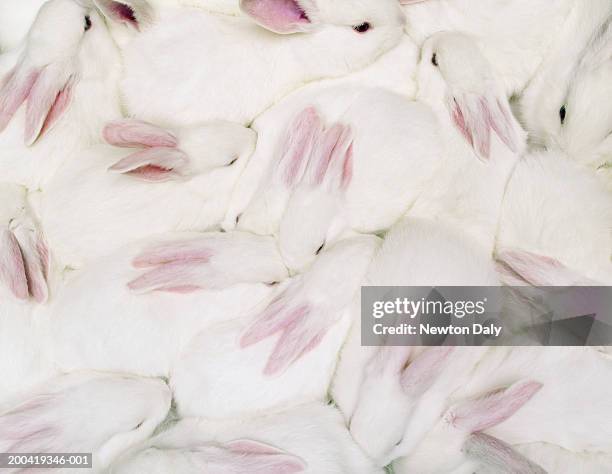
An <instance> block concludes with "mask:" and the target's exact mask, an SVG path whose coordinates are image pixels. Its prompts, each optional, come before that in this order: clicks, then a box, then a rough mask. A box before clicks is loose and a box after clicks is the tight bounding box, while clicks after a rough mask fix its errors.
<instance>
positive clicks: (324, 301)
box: [48, 233, 378, 417]
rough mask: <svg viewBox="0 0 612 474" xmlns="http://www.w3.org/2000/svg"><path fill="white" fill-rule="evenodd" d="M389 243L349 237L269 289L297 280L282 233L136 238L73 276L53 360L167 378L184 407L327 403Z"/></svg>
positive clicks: (59, 311) (58, 310)
mask: <svg viewBox="0 0 612 474" xmlns="http://www.w3.org/2000/svg"><path fill="white" fill-rule="evenodd" d="M168 239H171V240H168ZM175 239H178V240H175ZM377 241H378V239H377V238H376V237H372V236H364V237H360V238H354V239H352V240H347V241H346V242H340V243H339V244H337V245H336V246H335V247H332V248H330V249H329V250H328V251H327V252H325V253H322V254H321V256H320V260H318V261H317V262H316V263H315V265H313V268H311V269H310V270H309V272H308V273H305V274H303V275H299V276H296V277H294V278H293V279H291V280H288V281H285V282H283V283H282V284H281V285H280V286H279V287H278V288H275V287H272V286H269V285H266V283H272V282H279V281H281V280H283V279H285V278H286V276H287V273H286V269H285V267H284V265H283V263H282V260H281V259H280V256H279V254H278V252H277V250H276V246H275V243H274V240H273V239H272V238H270V237H259V236H253V235H249V234H243V233H226V234H204V235H201V236H199V235H197V234H196V235H193V234H189V235H184V236H180V235H178V236H177V235H174V236H173V235H168V236H166V237H165V238H163V239H162V240H161V242H158V243H155V242H156V241H151V240H149V241H148V242H145V243H138V244H134V245H132V246H131V247H128V248H127V249H125V250H123V251H120V252H117V253H116V254H115V255H113V256H110V257H107V258H105V259H103V260H102V261H100V262H99V263H97V264H95V265H90V266H88V267H87V268H86V269H84V270H83V271H81V272H78V273H77V274H75V275H74V276H73V278H72V279H70V280H69V281H68V282H67V284H66V286H65V288H64V289H63V291H62V292H61V293H60V294H59V295H58V297H57V298H56V299H55V301H54V302H53V304H52V305H51V307H50V308H49V312H48V318H49V320H52V321H53V324H52V325H51V327H50V329H49V331H50V333H51V337H50V344H51V358H52V360H54V362H55V363H56V364H57V365H58V366H59V367H60V368H62V369H63V370H75V369H79V368H93V369H98V370H123V371H130V372H133V373H137V374H141V375H164V376H167V377H169V378H170V380H171V384H172V386H173V390H174V392H175V394H176V400H177V405H178V409H179V411H180V412H181V413H182V414H198V415H207V416H209V417H231V416H233V415H236V414H243V412H244V411H246V412H247V413H252V412H256V411H258V410H265V409H267V408H271V407H285V406H290V405H291V404H292V403H297V402H300V401H310V400H314V399H321V400H322V399H324V398H325V396H326V392H327V387H328V385H329V381H330V378H331V375H332V373H333V370H334V364H335V358H336V354H337V352H338V350H339V348H340V346H341V344H342V342H343V340H344V335H345V332H346V318H343V313H342V310H343V308H344V307H345V306H346V305H347V304H348V303H349V302H350V301H351V300H352V298H353V295H354V294H355V292H356V291H357V290H358V288H359V283H360V281H361V277H362V275H363V272H364V271H365V268H366V267H367V264H368V263H369V260H370V257H371V254H372V252H373V250H374V247H375V245H376V243H377ZM147 244H148V245H147ZM132 267H134V268H132ZM330 269H334V271H333V272H331V271H330ZM102 282H103V283H102ZM239 283H243V284H239ZM215 288H218V291H215ZM92 289H94V293H93V295H95V296H92ZM197 290H202V291H197ZM139 293H147V294H139ZM92 297H93V298H95V300H96V303H95V304H93V305H92ZM98 298H99V300H98ZM203 310H204V312H205V313H204V314H203V313H202V311H203ZM339 321H340V322H339ZM342 321H344V322H342ZM117 328H121V330H120V331H119V332H118V331H117ZM92 332H93V333H96V334H97V335H98V337H97V338H96V339H97V341H98V343H95V344H92V341H91V338H90V337H88V334H91V333H92ZM328 332H329V334H328V335H326V333H328ZM277 333H280V337H279V338H278V340H275V339H276V338H275V336H276V334H277ZM204 339H206V341H205V342H203V340H204ZM208 339H210V342H208ZM264 339H265V340H267V342H266V343H264V342H261V343H259V342H260V341H263V340H264ZM319 343H320V347H317V346H318V345H319ZM153 347H155V350H151V348H153ZM315 348H316V350H314V349H315ZM292 364H295V365H293V366H292V367H290V368H288V367H289V366H291V365H292ZM322 364H326V366H327V367H326V369H325V370H324V369H323V366H322ZM227 366H231V367H232V371H228V370H227ZM281 372H282V373H281ZM304 373H312V374H317V376H316V377H314V376H313V377H311V378H306V379H305V378H304V377H303V374H304ZM225 375H227V376H230V378H227V377H225ZM271 375H278V376H277V377H271ZM247 384H248V386H249V387H250V388H249V390H248V391H246V392H245V391H243V390H240V389H238V386H245V385H247Z"/></svg>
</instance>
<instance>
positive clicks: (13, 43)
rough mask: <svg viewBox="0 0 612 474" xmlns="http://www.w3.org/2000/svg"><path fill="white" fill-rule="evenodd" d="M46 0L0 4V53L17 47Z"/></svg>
mask: <svg viewBox="0 0 612 474" xmlns="http://www.w3.org/2000/svg"><path fill="white" fill-rule="evenodd" d="M46 1H47V0H23V1H21V2H19V4H15V3H14V2H2V3H1V4H0V53H2V52H6V51H10V50H11V49H13V48H15V47H17V46H18V45H19V42H20V41H21V40H22V39H23V38H24V37H25V35H26V34H27V33H28V30H29V29H30V26H32V23H34V18H36V14H37V13H38V10H39V9H40V7H41V6H42V5H43V4H44V3H45V2H46Z"/></svg>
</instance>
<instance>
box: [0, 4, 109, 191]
mask: <svg viewBox="0 0 612 474" xmlns="http://www.w3.org/2000/svg"><path fill="white" fill-rule="evenodd" d="M84 5H86V4H84ZM85 15H88V16H89V18H90V20H91V23H92V26H91V28H90V29H89V31H84V25H85ZM49 63H51V64H52V66H47V68H49V67H60V68H64V69H65V71H64V73H65V74H67V75H69V74H74V78H75V80H74V82H73V96H72V100H71V102H70V104H69V105H68V108H67V109H66V111H65V112H64V114H63V115H62V116H61V117H60V118H59V119H58V121H57V123H55V125H54V126H53V127H52V129H50V130H49V131H47V132H46V133H45V134H44V135H43V136H42V137H40V138H39V139H38V140H37V141H36V142H35V143H34V144H33V145H31V146H26V145H25V144H24V122H25V109H26V106H25V104H24V105H22V106H21V108H20V109H19V110H18V111H17V113H16V114H15V115H14V117H13V118H12V120H11V121H10V123H9V124H8V126H7V128H6V129H5V130H4V131H3V132H2V133H0V149H2V154H1V156H0V173H1V174H2V177H3V179H4V180H6V181H11V182H15V183H19V184H22V185H25V186H27V187H28V188H30V189H38V188H39V187H41V186H44V184H45V183H47V182H48V180H49V179H50V178H51V177H52V175H53V173H54V172H55V170H56V169H57V168H58V167H59V166H60V165H61V164H62V163H63V162H66V161H73V160H77V159H80V158H81V157H80V156H79V152H80V151H81V150H82V149H84V148H86V147H87V146H89V145H91V144H93V143H97V142H99V141H100V138H101V137H100V133H101V130H102V127H103V125H104V124H105V123H106V122H107V121H109V120H112V119H116V118H118V117H120V115H121V113H120V109H119V97H118V90H117V81H118V78H119V72H120V62H119V53H118V51H117V48H116V46H115V44H114V42H113V40H112V39H111V37H110V36H109V34H108V31H107V28H106V24H105V22H104V19H103V18H102V17H101V16H100V15H99V14H98V13H97V11H96V10H95V9H93V8H92V7H91V6H83V5H82V4H80V3H78V2H76V1H73V0H52V1H50V2H48V3H46V4H45V5H44V7H43V9H41V12H40V14H39V16H38V19H37V21H36V23H34V25H33V27H32V30H31V31H30V33H29V35H28V37H26V38H25V40H24V43H23V44H22V45H21V46H20V47H18V48H17V49H15V50H13V51H11V52H7V53H5V54H4V55H1V56H0V82H2V79H6V77H7V74H8V73H10V71H11V70H12V69H13V68H14V67H15V65H17V64H24V65H27V66H29V67H42V66H44V65H46V64H49Z"/></svg>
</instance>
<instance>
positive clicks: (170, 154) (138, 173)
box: [108, 147, 189, 182]
mask: <svg viewBox="0 0 612 474" xmlns="http://www.w3.org/2000/svg"><path fill="white" fill-rule="evenodd" d="M108 170H109V171H111V172H115V173H121V174H125V175H129V176H132V177H134V178H137V179H141V180H143V181H150V182H163V181H169V180H173V179H181V178H183V177H185V176H187V175H188V174H189V157H188V156H187V155H186V154H185V153H184V152H183V151H181V150H179V149H177V148H166V147H157V148H146V149H144V150H141V151H138V152H136V153H132V154H131V155H129V156H126V157H125V158H123V159H121V160H119V161H118V162H117V163H115V164H114V165H112V166H111V167H110V168H109V169H108Z"/></svg>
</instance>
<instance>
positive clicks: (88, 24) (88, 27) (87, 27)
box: [85, 15, 91, 31]
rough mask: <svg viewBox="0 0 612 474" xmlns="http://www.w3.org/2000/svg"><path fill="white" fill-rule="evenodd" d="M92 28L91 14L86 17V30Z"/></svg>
mask: <svg viewBox="0 0 612 474" xmlns="http://www.w3.org/2000/svg"><path fill="white" fill-rule="evenodd" d="M90 28H91V18H89V15H87V16H86V17H85V31H87V30H89V29H90Z"/></svg>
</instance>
